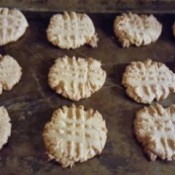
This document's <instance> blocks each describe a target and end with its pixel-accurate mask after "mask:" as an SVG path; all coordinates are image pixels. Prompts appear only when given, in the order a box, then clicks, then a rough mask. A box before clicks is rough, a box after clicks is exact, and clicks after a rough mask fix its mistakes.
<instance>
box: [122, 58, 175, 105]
mask: <svg viewBox="0 0 175 175" xmlns="http://www.w3.org/2000/svg"><path fill="white" fill-rule="evenodd" d="M122 84H123V86H124V87H125V88H126V93H127V95H128V96H129V97H131V98H132V99H134V100H135V101H136V102H139V103H145V104H150V103H151V102H152V101H153V100H157V101H159V100H163V99H166V98H167V97H168V95H169V94H170V93H174V92H175V74H174V73H173V72H172V71H171V70H170V69H169V68H168V67H167V66H166V65H165V64H163V63H161V62H156V61H153V60H151V59H147V60H146V61H144V62H141V61H133V62H131V63H130V64H129V65H128V66H127V67H126V70H125V72H124V73H123V77H122Z"/></svg>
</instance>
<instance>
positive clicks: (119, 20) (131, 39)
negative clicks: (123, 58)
mask: <svg viewBox="0 0 175 175" xmlns="http://www.w3.org/2000/svg"><path fill="white" fill-rule="evenodd" d="M161 32H162V24H161V23H160V22H159V21H158V20H157V19H156V18H155V17H154V16H153V15H149V16H148V15H137V14H134V13H124V14H122V15H121V16H117V17H116V19H115V21H114V33H115V35H116V37H117V38H118V40H119V42H120V43H121V44H122V46H123V47H130V46H131V45H135V46H138V47H139V46H145V45H148V44H150V43H152V42H155V41H156V40H157V39H158V38H159V36H160V34H161Z"/></svg>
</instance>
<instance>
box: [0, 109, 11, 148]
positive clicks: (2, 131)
mask: <svg viewBox="0 0 175 175" xmlns="http://www.w3.org/2000/svg"><path fill="white" fill-rule="evenodd" d="M10 135H11V123H10V117H9V115H8V112H7V110H6V109H5V108H4V107H3V106H1V107H0V150H1V149H2V147H3V145H4V144H6V143H7V141H8V137H9V136H10Z"/></svg>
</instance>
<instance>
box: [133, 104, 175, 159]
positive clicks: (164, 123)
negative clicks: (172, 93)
mask: <svg viewBox="0 0 175 175" xmlns="http://www.w3.org/2000/svg"><path fill="white" fill-rule="evenodd" d="M134 131H135V134H136V137H137V140H138V141H139V142H140V143H141V144H142V146H143V147H144V151H145V153H146V154H147V155H148V156H149V158H150V160H152V161H154V160H156V159H157V158H158V157H159V158H161V159H163V160H168V161H171V160H175V134H174V131H175V105H171V106H169V107H168V108H163V107H162V106H161V105H160V104H156V105H150V106H149V107H144V108H143V109H141V110H140V111H138V112H137V114H136V119H135V121H134Z"/></svg>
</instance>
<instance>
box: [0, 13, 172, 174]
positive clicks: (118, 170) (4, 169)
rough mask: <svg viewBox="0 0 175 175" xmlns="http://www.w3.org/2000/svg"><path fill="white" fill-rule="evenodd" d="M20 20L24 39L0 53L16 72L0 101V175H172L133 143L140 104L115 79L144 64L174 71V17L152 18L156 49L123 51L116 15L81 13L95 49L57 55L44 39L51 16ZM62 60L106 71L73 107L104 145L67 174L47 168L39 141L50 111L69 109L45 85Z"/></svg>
mask: <svg viewBox="0 0 175 175" xmlns="http://www.w3.org/2000/svg"><path fill="white" fill-rule="evenodd" d="M24 14H25V15H26V17H27V19H28V22H29V24H30V27H29V28H28V29H27V32H26V33H25V35H24V36H23V37H22V38H21V39H20V40H19V41H17V42H15V43H11V44H8V45H7V46H5V47H1V48H0V53H1V54H9V55H11V56H13V57H14V58H15V59H16V60H17V61H18V62H19V64H20V65H21V67H22V69H23V70H22V72H23V75H22V79H21V81H20V83H19V84H17V85H16V86H15V87H14V88H13V89H12V90H11V91H8V92H3V94H2V95H1V96H0V105H4V106H5V107H6V108H7V109H8V111H9V114H10V117H11V120H12V134H11V137H10V138H9V141H8V143H7V144H6V145H5V146H4V148H3V149H2V150H1V151H0V175H48V174H49V175H58V174H64V175H70V174H72V175H113V174H115V175H116V174H117V175H126V174H128V175H140V174H142V175H158V174H159V175H165V174H167V175H174V174H175V163H174V162H166V161H162V160H157V161H155V162H151V161H149V160H148V158H147V157H146V156H145V154H144V153H143V150H142V147H141V145H140V144H139V143H138V142H137V141H136V139H135V136H134V134H133V121H134V118H135V113H136V111H137V110H139V109H141V108H142V107H144V105H142V104H138V103H136V102H134V101H133V100H132V99H130V98H129V97H127V95H126V94H125V90H124V88H123V87H122V85H121V78H122V73H123V72H124V69H125V67H126V66H127V65H128V64H129V63H130V62H131V61H133V60H140V61H143V60H145V59H147V58H152V59H154V60H156V61H161V62H164V63H166V64H167V65H168V67H170V68H171V69H172V70H173V71H174V72H175V49H174V47H175V39H174V37H173V35H172V29H171V26H172V24H173V22H174V19H175V15H171V14H166V15H163V14H159V15H156V17H157V18H158V20H159V21H160V22H161V23H162V24H163V32H162V35H161V37H160V38H159V40H158V41H157V42H156V43H153V44H150V45H148V46H145V47H139V48H137V47H130V48H127V49H124V48H122V47H121V45H120V44H119V43H118V41H117V39H116V38H115V36H114V33H113V21H114V19H115V16H116V15H118V14H89V16H90V17H91V18H92V20H93V22H94V25H95V27H96V31H97V33H98V36H99V38H100V40H99V43H98V47H97V48H94V49H93V48H91V47H88V46H83V47H81V48H78V49H75V50H62V49H59V48H57V47H55V46H53V45H51V44H50V43H49V42H48V41H47V38H46V32H45V31H46V28H47V26H48V23H49V19H50V17H51V15H53V13H36V12H24ZM64 55H69V56H74V55H75V56H77V57H93V58H95V59H98V60H100V61H101V62H102V63H103V69H104V70H106V72H107V79H106V82H105V85H104V86H103V87H102V89H101V90H99V91H98V92H96V93H95V94H94V95H92V96H91V97H90V98H88V99H84V100H80V101H79V102H74V104H76V105H80V104H82V105H84V106H85V108H86V109H88V108H91V107H92V108H94V109H97V110H99V111H100V112H101V113H102V115H103V117H104V119H105V120H106V124H107V128H108V138H107V143H106V146H105V148H104V150H103V152H102V154H101V155H99V156H96V157H95V158H93V159H91V160H89V161H87V162H85V163H77V164H76V165H75V166H74V167H73V168H67V169H63V168H61V166H59V165H58V164H57V163H55V162H54V161H51V162H48V161H47V156H46V155H45V148H44V144H43V140H42V131H43V127H44V125H45V123H46V122H48V121H49V120H50V118H51V115H52V112H53V111H54V110H55V109H57V108H58V107H61V106H62V105H68V106H70V105H71V104H72V103H73V102H72V101H70V100H67V99H65V98H63V97H61V96H59V95H57V94H56V93H55V92H54V91H52V90H51V89H50V87H49V85H48V83H47V75H48V71H49V67H50V66H51V65H52V64H53V63H54V60H55V59H56V58H57V57H60V56H64ZM174 102H175V95H173V94H172V95H170V96H169V97H168V98H167V99H166V100H164V101H161V102H160V103H161V104H162V105H164V106H165V107H166V106H168V105H171V104H173V103H174Z"/></svg>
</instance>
